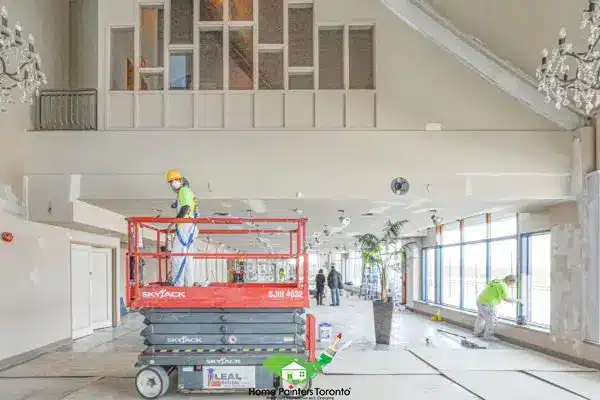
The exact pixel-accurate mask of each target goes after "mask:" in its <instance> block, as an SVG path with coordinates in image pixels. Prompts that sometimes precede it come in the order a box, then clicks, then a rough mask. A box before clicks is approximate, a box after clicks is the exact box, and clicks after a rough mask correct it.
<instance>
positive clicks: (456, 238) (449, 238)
mask: <svg viewBox="0 0 600 400" xmlns="http://www.w3.org/2000/svg"><path fill="white" fill-rule="evenodd" d="M456 243H460V224H459V222H458V221H457V222H452V223H449V224H446V225H444V226H443V228H442V244H443V245H447V244H456Z"/></svg>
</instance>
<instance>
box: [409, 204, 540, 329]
mask: <svg viewBox="0 0 600 400" xmlns="http://www.w3.org/2000/svg"><path fill="white" fill-rule="evenodd" d="M484 215H485V221H486V227H487V228H486V231H487V234H486V238H484V239H481V240H471V241H464V234H463V231H464V226H465V219H462V220H459V221H460V233H461V241H460V243H453V244H442V241H441V239H442V237H443V230H444V226H443V225H442V226H438V227H436V244H435V245H433V246H428V247H423V248H422V249H421V296H420V298H421V301H424V302H427V303H432V301H430V300H428V298H430V297H431V298H435V300H434V301H433V303H434V304H437V305H443V306H444V307H448V308H454V309H460V310H461V311H465V312H473V311H475V310H471V309H467V308H465V298H464V295H465V287H464V285H465V264H464V258H465V257H464V254H465V253H464V252H465V246H468V245H472V244H481V243H485V247H486V263H485V269H486V270H485V273H486V282H489V281H490V279H492V278H493V276H492V273H493V271H492V260H491V250H492V244H493V243H495V242H499V241H506V240H511V239H514V240H516V265H515V273H516V275H517V284H516V285H517V286H516V289H515V290H516V296H517V298H520V299H522V300H523V303H522V304H517V306H516V315H515V318H507V317H506V316H500V319H501V320H504V321H510V322H517V321H519V320H524V321H525V322H526V323H527V325H530V326H533V327H536V328H541V329H545V330H547V329H549V326H545V325H541V324H538V323H535V322H532V321H531V319H530V317H529V316H530V315H531V308H532V304H531V290H532V288H531V285H532V280H531V272H532V271H531V268H532V260H531V254H530V253H531V250H530V246H531V238H532V237H534V236H538V235H546V234H550V230H540V231H535V232H527V233H521V232H520V231H519V220H518V214H516V218H517V234H516V235H508V236H502V237H492V235H491V224H492V216H491V214H484ZM470 218H472V217H470ZM509 218H510V217H509ZM456 246H460V306H459V307H456V306H453V305H447V304H444V303H443V302H442V286H443V275H442V259H443V252H444V249H445V248H447V247H456ZM431 250H434V251H433V252H431ZM431 254H433V255H434V258H435V260H434V261H433V262H432V261H431V260H429V259H428V258H429V256H430V255H431ZM432 265H433V266H434V268H435V272H434V274H433V276H434V277H435V283H434V288H435V296H431V294H430V293H428V291H429V290H430V288H429V285H428V283H429V282H428V277H429V275H430V274H431V271H429V270H428V269H429V268H430V267H431V266H432Z"/></svg>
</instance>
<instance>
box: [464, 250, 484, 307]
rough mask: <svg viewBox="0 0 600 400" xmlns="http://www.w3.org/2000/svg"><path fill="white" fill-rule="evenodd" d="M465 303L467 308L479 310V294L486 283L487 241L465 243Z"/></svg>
mask: <svg viewBox="0 0 600 400" xmlns="http://www.w3.org/2000/svg"><path fill="white" fill-rule="evenodd" d="M463 265H464V280H463V290H464V304H463V307H464V308H465V309H467V310H477V296H479V293H481V291H482V290H483V288H484V287H485V284H486V277H487V274H486V268H487V243H473V244H465V245H463Z"/></svg>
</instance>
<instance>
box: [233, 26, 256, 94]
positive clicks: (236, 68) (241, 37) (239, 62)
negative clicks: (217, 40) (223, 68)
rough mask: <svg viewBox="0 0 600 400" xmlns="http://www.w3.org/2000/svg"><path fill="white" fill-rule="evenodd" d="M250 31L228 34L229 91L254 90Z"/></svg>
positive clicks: (237, 31)
mask: <svg viewBox="0 0 600 400" xmlns="http://www.w3.org/2000/svg"><path fill="white" fill-rule="evenodd" d="M253 48H254V46H253V42H252V30H250V29H247V30H246V29H244V30H234V31H230V32H229V89H231V90H252V89H254V50H253Z"/></svg>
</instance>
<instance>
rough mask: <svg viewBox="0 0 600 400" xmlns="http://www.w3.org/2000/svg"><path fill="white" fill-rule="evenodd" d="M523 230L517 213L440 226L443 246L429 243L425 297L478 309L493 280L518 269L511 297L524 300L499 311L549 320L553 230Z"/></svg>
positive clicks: (537, 320) (543, 321)
mask: <svg viewBox="0 0 600 400" xmlns="http://www.w3.org/2000/svg"><path fill="white" fill-rule="evenodd" d="M517 235H518V224H517V216H516V214H494V215H490V214H487V215H485V214H484V215H478V216H474V217H469V218H466V219H464V220H462V221H461V222H459V223H455V222H451V223H449V224H447V225H444V226H442V227H441V229H437V233H436V243H437V244H438V247H430V248H426V249H423V271H422V299H423V300H426V301H429V302H435V303H438V304H443V305H446V306H452V307H460V308H461V309H463V310H468V311H476V310H477V297H478V296H479V294H480V293H481V292H482V291H483V289H484V288H485V286H486V284H487V283H488V281H489V280H492V279H503V278H504V277H506V276H507V275H514V276H515V277H516V278H517V282H516V283H515V284H514V285H513V286H511V287H509V293H508V297H509V298H512V299H517V298H521V299H523V300H524V303H523V304H522V306H521V305H518V304H515V303H512V304H511V303H507V302H503V303H501V304H500V305H499V306H498V308H497V312H498V316H499V317H500V318H504V319H510V320H516V318H517V316H523V317H525V318H526V320H527V322H528V323H530V324H534V325H538V326H545V327H547V326H549V325H550V260H551V240H550V233H549V232H543V233H539V232H538V233H532V234H521V235H520V236H519V237H518V236H517ZM518 243H520V244H521V246H520V249H519V247H518V245H517V244H518ZM519 252H521V254H519ZM518 260H519V261H520V263H519V264H518V263H517V262H518ZM436 294H437V295H436ZM440 296H441V297H440Z"/></svg>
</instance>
